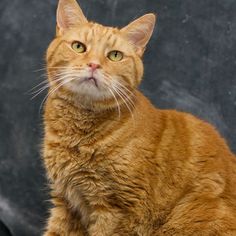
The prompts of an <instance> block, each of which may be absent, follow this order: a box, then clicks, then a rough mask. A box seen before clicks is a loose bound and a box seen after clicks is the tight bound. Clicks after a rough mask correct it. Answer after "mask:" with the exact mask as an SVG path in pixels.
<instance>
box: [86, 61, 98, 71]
mask: <svg viewBox="0 0 236 236" xmlns="http://www.w3.org/2000/svg"><path fill="white" fill-rule="evenodd" d="M88 66H89V67H90V68H91V69H92V71H95V70H96V69H98V68H100V67H101V66H100V65H99V64H96V63H92V62H91V63H88Z"/></svg>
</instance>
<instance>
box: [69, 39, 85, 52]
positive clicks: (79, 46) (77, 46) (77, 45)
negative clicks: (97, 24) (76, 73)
mask: <svg viewBox="0 0 236 236" xmlns="http://www.w3.org/2000/svg"><path fill="white" fill-rule="evenodd" d="M71 47H72V48H73V49H74V50H75V51H76V52H78V53H83V52H85V51H86V46H85V45H84V44H83V43H81V42H78V41H76V42H73V43H72V45H71Z"/></svg>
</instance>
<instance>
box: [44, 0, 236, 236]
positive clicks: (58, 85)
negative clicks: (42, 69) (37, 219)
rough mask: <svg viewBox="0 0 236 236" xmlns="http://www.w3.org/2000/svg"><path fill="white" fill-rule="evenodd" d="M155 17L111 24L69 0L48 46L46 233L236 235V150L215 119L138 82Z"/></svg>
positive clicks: (78, 235) (64, 235)
mask: <svg viewBox="0 0 236 236" xmlns="http://www.w3.org/2000/svg"><path fill="white" fill-rule="evenodd" d="M155 21H156V16H155V15H154V14H152V13H150V14H146V15H144V16H142V17H140V18H138V19H136V20H134V21H133V22H131V23H130V24H128V25H127V26H125V27H123V28H121V29H118V28H115V27H114V28H113V27H106V26H103V25H100V24H98V23H93V22H89V21H88V20H87V19H86V17H85V16H84V14H83V12H82V10H81V8H80V7H79V5H78V3H77V2H76V1H75V0H59V3H58V9H57V29H56V37H55V39H54V40H53V41H52V42H51V44H50V45H49V47H48V50H47V56H46V60H47V73H48V80H49V84H50V90H49V93H48V98H47V101H46V104H45V111H44V126H45V129H44V130H45V135H44V136H45V137H44V143H43V157H44V164H45V168H46V172H47V177H48V179H49V183H50V187H51V196H52V203H53V207H52V208H51V209H50V216H49V219H48V221H47V226H46V229H45V232H44V236H128V235H129V236H141V235H142V236H167V235H168V236H170V235H175V236H190V235H191V236H192V235H195V236H201V235H202V236H210V235H211V236H213V235H214V236H217V235H219V236H226V235H228V236H230V235H236V159H235V155H234V154H233V153H232V152H231V151H230V149H229V147H228V146H227V144H226V142H225V141H224V139H223V138H222V137H220V135H219V134H218V132H217V131H216V130H215V129H214V128H213V127H212V126H211V125H210V124H208V123H206V122H204V121H202V120H200V119H198V118H196V117H194V116H193V115H191V114H187V113H183V112H178V111H174V110H160V109H157V108H155V107H154V106H153V105H152V104H151V102H150V101H149V100H148V99H147V98H146V97H145V96H144V95H143V94H142V93H141V92H140V91H139V90H138V85H139V84H140V82H141V80H142V77H143V70H144V69H143V63H142V56H143V53H144V51H145V47H146V45H147V43H148V41H149V39H150V37H151V35H152V32H153V29H154V26H155ZM154 60H155V58H154Z"/></svg>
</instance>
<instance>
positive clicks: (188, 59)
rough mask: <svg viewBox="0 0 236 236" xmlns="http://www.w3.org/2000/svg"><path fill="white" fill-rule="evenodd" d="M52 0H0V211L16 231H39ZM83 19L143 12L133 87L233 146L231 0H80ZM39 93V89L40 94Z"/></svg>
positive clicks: (118, 18) (235, 61)
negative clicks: (139, 72) (146, 27)
mask: <svg viewBox="0 0 236 236" xmlns="http://www.w3.org/2000/svg"><path fill="white" fill-rule="evenodd" d="M56 4H57V1H56V0H30V1H29V0H11V1H9V0H1V1H0V43H1V44H0V218H1V219H2V220H3V221H4V222H5V223H6V224H7V225H8V226H9V228H10V229H11V231H12V232H13V234H14V235H16V236H35V235H40V232H42V228H43V225H44V221H45V216H46V215H47V207H48V202H47V199H48V195H47V188H46V181H45V177H44V176H45V173H44V169H43V167H42V162H41V160H40V153H39V150H40V143H41V138H42V120H41V116H42V115H41V114H40V113H39V107H40V103H41V101H42V99H43V95H41V96H39V97H37V98H35V99H33V100H31V99H30V98H31V96H30V95H29V94H28V93H27V92H28V90H29V89H31V88H32V87H33V86H35V85H36V84H38V83H39V82H40V81H42V78H41V77H40V75H41V74H42V73H43V72H35V70H37V69H40V68H43V67H44V55H45V50H46V48H47V45H48V43H49V42H50V40H51V39H52V38H53V36H54V28H55V10H56ZM80 4H81V6H82V8H83V9H84V12H85V14H86V15H87V16H88V17H89V19H92V20H96V21H98V22H100V23H103V24H105V25H118V26H123V25H125V24H127V23H128V22H129V21H131V20H133V19H134V18H136V17H138V16H141V15H142V14H144V13H147V12H156V13H158V26H157V27H156V29H155V32H154V35H153V37H152V40H151V42H150V44H149V47H148V48H147V51H146V54H145V57H144V63H145V66H146V70H145V78H144V81H143V83H142V86H141V89H142V90H143V92H144V93H145V94H146V95H147V96H148V97H149V98H150V99H151V100H152V102H153V103H154V104H156V105H157V106H159V107H161V108H174V109H178V110H182V111H188V112H192V113H194V114H195V115H197V116H199V117H201V118H203V119H205V120H208V121H209V122H211V123H212V124H214V125H215V126H217V128H218V129H219V130H220V132H221V134H222V135H223V136H224V137H225V138H226V139H227V141H228V143H229V145H230V146H231V148H232V149H233V150H234V151H236V130H235V125H236V79H235V75H236V1H235V0H198V1H196V0H96V1H95V0H80ZM44 95H45V94H44Z"/></svg>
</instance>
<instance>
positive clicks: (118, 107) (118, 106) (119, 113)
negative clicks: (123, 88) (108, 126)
mask: <svg viewBox="0 0 236 236" xmlns="http://www.w3.org/2000/svg"><path fill="white" fill-rule="evenodd" d="M107 88H108V90H109V91H110V93H111V94H112V96H113V97H114V99H115V101H116V104H117V109H118V115H119V120H120V116H121V112H120V104H119V102H118V100H117V98H116V95H115V94H114V93H113V92H112V90H111V89H110V88H109V87H107Z"/></svg>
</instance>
